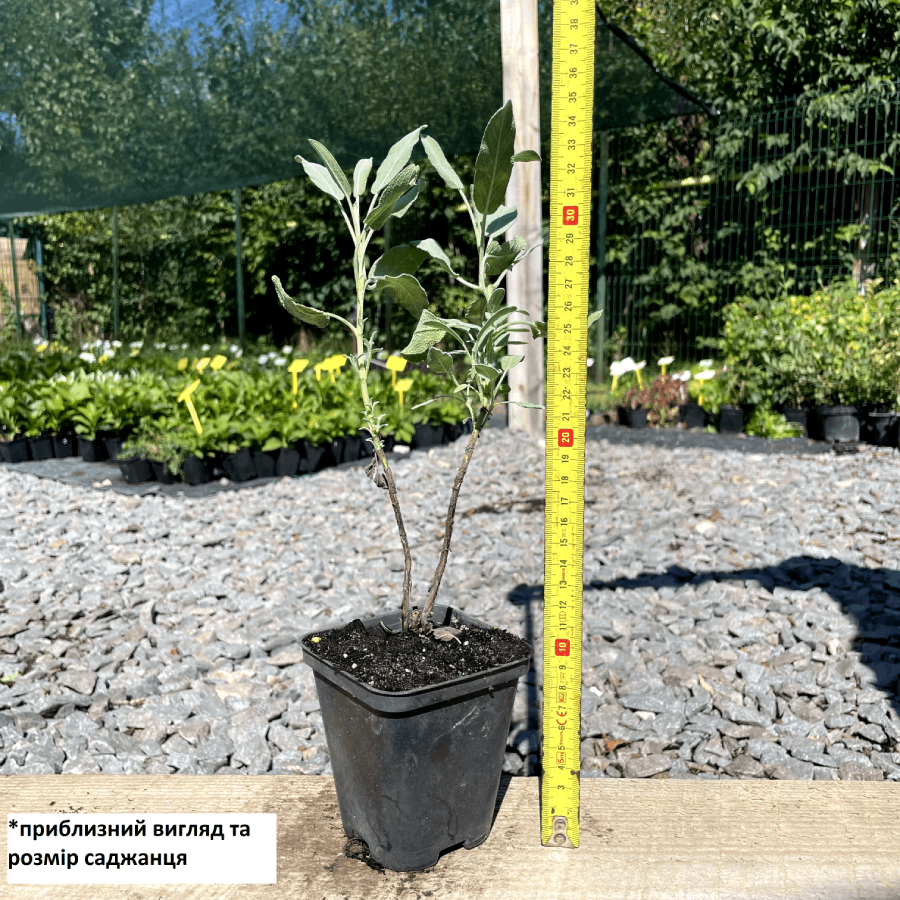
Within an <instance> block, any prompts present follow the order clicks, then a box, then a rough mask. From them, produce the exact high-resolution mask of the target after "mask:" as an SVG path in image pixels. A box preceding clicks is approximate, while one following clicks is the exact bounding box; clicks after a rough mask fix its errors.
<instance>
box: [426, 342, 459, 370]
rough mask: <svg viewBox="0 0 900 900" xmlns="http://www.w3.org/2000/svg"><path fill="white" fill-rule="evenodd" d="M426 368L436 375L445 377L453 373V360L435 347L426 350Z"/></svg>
mask: <svg viewBox="0 0 900 900" xmlns="http://www.w3.org/2000/svg"><path fill="white" fill-rule="evenodd" d="M427 359H428V368H429V369H431V371H432V372H435V373H437V374H438V375H446V374H447V373H448V372H452V371H453V360H452V359H451V357H450V354H449V353H444V352H443V351H442V350H439V349H438V348H437V347H429V348H428V357H427Z"/></svg>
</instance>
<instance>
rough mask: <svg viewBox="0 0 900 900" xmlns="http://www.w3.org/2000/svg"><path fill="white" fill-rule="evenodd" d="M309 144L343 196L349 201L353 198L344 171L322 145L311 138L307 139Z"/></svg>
mask: <svg viewBox="0 0 900 900" xmlns="http://www.w3.org/2000/svg"><path fill="white" fill-rule="evenodd" d="M307 140H308V141H309V143H310V144H311V146H312V148H313V150H315V151H316V153H318V154H319V159H321V160H322V162H323V163H325V165H326V167H327V168H328V171H329V172H331V176H332V178H334V180H335V181H336V182H337V184H338V187H339V188H340V189H341V190H342V191H343V192H344V196H345V197H346V198H347V199H348V200H350V199H351V198H352V196H353V192H352V190H351V188H350V182H349V181H347V176H346V175H345V174H344V170H343V169H342V168H341V167H340V166H339V165H338V163H337V160H336V159H335V158H334V157H333V156H332V155H331V153H330V152H329V150H328V148H327V147H326V146H325V145H324V144H320V143H319V142H318V141H314V140H313V139H312V138H307Z"/></svg>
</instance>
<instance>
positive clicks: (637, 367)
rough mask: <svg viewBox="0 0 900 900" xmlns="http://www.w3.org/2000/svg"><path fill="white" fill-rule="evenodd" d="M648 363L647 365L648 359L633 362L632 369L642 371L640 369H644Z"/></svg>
mask: <svg viewBox="0 0 900 900" xmlns="http://www.w3.org/2000/svg"><path fill="white" fill-rule="evenodd" d="M646 365H647V360H646V359H645V360H644V361H643V362H639V363H632V364H631V369H632V371H634V372H640V370H641V369H643V368H644V366H646Z"/></svg>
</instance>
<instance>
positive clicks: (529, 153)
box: [513, 150, 541, 163]
mask: <svg viewBox="0 0 900 900" xmlns="http://www.w3.org/2000/svg"><path fill="white" fill-rule="evenodd" d="M540 161H541V157H540V156H539V155H538V154H537V153H536V152H535V151H534V150H523V151H522V152H521V153H517V154H516V155H515V156H514V157H513V162H514V163H517V162H540Z"/></svg>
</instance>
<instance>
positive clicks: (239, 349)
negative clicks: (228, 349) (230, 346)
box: [232, 347, 244, 359]
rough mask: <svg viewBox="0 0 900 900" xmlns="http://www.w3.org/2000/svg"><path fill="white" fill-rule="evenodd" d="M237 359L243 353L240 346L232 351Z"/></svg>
mask: <svg viewBox="0 0 900 900" xmlns="http://www.w3.org/2000/svg"><path fill="white" fill-rule="evenodd" d="M232 352H233V353H234V355H235V357H236V358H237V359H240V358H241V357H242V356H243V355H244V351H243V350H241V348H240V347H238V348H237V350H234V351H232Z"/></svg>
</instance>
